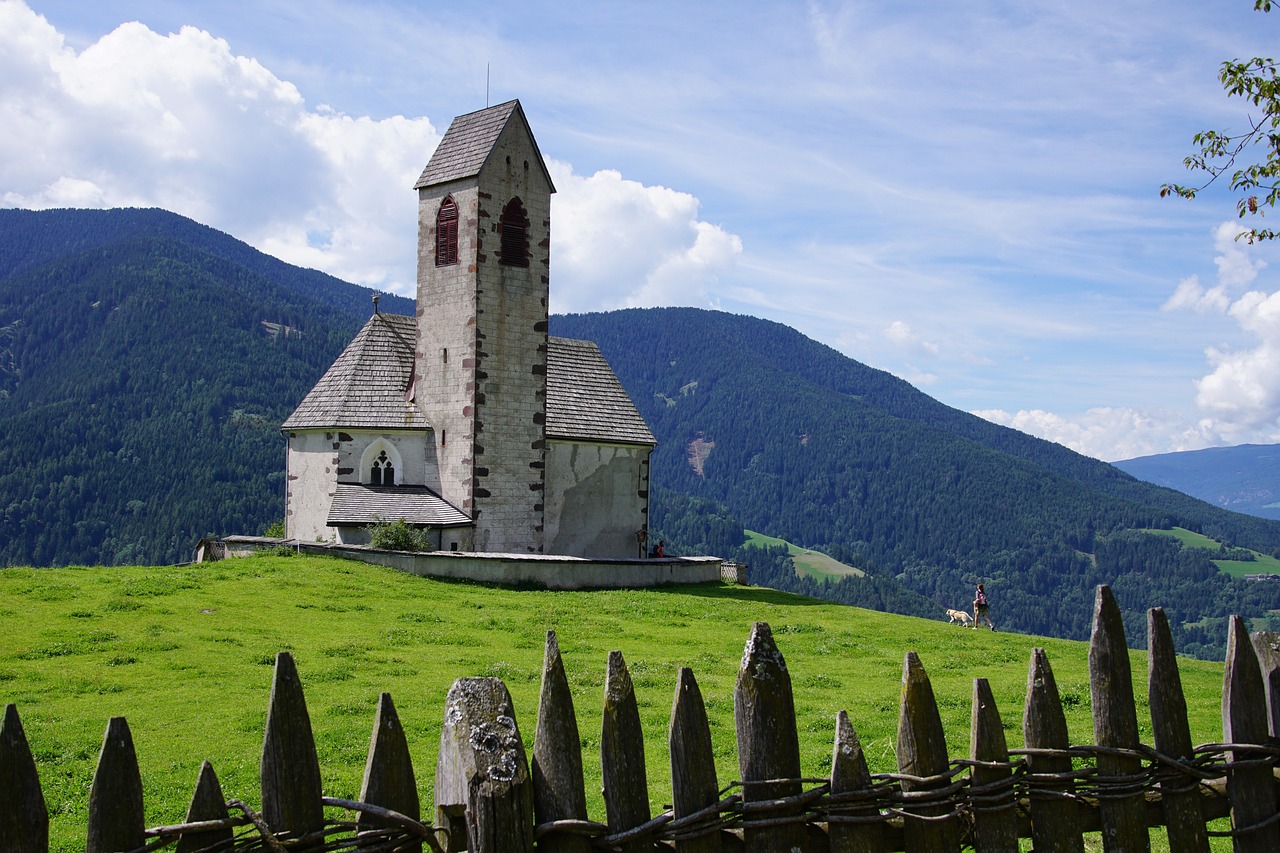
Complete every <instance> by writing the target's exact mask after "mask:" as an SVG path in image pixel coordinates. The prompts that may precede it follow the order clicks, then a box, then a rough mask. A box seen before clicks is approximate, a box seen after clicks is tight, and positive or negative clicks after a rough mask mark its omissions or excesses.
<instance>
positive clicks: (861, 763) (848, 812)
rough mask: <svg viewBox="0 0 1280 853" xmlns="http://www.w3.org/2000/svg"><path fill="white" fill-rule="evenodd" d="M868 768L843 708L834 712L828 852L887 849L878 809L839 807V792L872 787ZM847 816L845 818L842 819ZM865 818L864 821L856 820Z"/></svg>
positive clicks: (869, 852) (864, 852)
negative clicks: (829, 841) (831, 804)
mask: <svg viewBox="0 0 1280 853" xmlns="http://www.w3.org/2000/svg"><path fill="white" fill-rule="evenodd" d="M871 782H872V780H871V770H870V768H868V767H867V756H866V754H865V753H863V751H862V741H861V740H859V739H858V733H857V732H856V731H855V730H854V728H853V723H851V722H849V715H848V714H847V713H845V712H844V711H840V712H839V713H838V714H836V738H835V744H834V745H833V747H832V750H831V797H832V801H833V806H832V814H831V817H830V821H829V824H828V830H827V832H828V836H829V837H830V839H831V853H883V851H886V850H888V849H889V846H888V842H887V841H886V840H885V825H884V824H883V823H881V822H880V821H879V820H878V818H879V817H880V809H879V808H877V807H876V806H874V805H866V806H861V807H859V806H841V805H840V795H842V794H852V793H856V792H866V791H867V790H868V789H870V788H871ZM842 818H846V819H848V820H842ZM859 818H863V819H865V822H864V821H861V820H858V819H859Z"/></svg>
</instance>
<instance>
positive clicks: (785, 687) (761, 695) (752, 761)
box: [733, 622, 805, 853]
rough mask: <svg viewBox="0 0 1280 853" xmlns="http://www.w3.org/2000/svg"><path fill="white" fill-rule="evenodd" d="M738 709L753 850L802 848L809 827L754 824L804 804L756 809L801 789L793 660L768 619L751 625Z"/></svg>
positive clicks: (745, 800) (746, 811) (795, 810)
mask: <svg viewBox="0 0 1280 853" xmlns="http://www.w3.org/2000/svg"><path fill="white" fill-rule="evenodd" d="M733 715H734V722H735V726H736V729H737V734H738V772H739V773H740V774H741V776H742V801H743V811H744V824H745V828H744V830H743V840H744V841H745V843H746V848H747V850H748V851H760V853H765V851H768V853H774V851H789V850H801V849H803V847H804V838H805V827H804V824H803V823H801V822H796V821H785V822H780V823H775V824H773V825H768V826H752V825H751V822H752V819H753V818H759V819H765V818H768V819H773V820H776V819H778V818H784V819H785V818H787V817H790V816H791V815H798V814H799V813H800V811H801V809H800V807H799V806H795V807H784V808H781V809H772V810H771V811H769V812H767V813H762V812H761V811H759V810H758V809H757V810H754V811H753V810H752V808H751V806H752V804H753V803H763V802H768V801H770V800H778V799H783V798H787V797H795V796H797V795H799V794H800V790H801V788H800V739H799V735H798V734H797V732H796V705H795V698H794V697H793V695H792V692H791V675H790V673H788V672H787V662H786V660H784V659H783V657H782V652H780V651H779V650H778V647H777V645H776V644H775V643H774V641H773V632H772V631H770V629H769V625H768V623H766V622H757V623H755V625H753V626H752V628H751V635H750V636H749V637H748V638H747V645H746V648H745V649H744V650H743V652H742V665H741V666H740V667H739V668H738V681H737V685H736V687H735V689H734V693H733Z"/></svg>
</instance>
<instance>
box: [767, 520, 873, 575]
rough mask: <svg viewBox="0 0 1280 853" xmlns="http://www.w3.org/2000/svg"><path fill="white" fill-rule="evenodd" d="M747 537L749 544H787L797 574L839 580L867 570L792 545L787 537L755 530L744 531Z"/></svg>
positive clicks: (864, 573)
mask: <svg viewBox="0 0 1280 853" xmlns="http://www.w3.org/2000/svg"><path fill="white" fill-rule="evenodd" d="M743 532H744V533H745V534H746V537H747V544H749V545H758V546H761V547H763V546H766V545H769V546H774V547H776V546H778V545H785V546H786V548H787V553H788V554H790V555H791V562H792V563H794V564H795V567H796V574H798V575H803V576H805V577H811V578H815V579H816V580H826V579H827V578H830V579H832V580H839V579H840V578H842V577H845V576H847V575H855V576H857V577H864V576H865V575H866V572H864V571H863V570H862V569H857V568H854V567H853V566H850V565H848V564H846V563H842V562H840V561H839V560H837V559H835V558H834V557H828V556H827V555H826V554H824V553H822V552H821V551H810V550H808V549H807V548H801V547H800V546H799V545H792V544H791V543H790V542H788V541H787V540H785V539H778V538H776V537H774V536H765V535H764V534H763V533H757V532H756V531H754V530H745V531H743Z"/></svg>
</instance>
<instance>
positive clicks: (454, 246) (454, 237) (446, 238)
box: [436, 196, 458, 267]
mask: <svg viewBox="0 0 1280 853" xmlns="http://www.w3.org/2000/svg"><path fill="white" fill-rule="evenodd" d="M457 262H458V205H457V204H455V203H454V201H453V196H445V199H444V201H442V202H440V210H439V212H438V213H436V266H438V267H447V266H449V265H450V264H456V263H457Z"/></svg>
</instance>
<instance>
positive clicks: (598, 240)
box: [547, 160, 742, 313]
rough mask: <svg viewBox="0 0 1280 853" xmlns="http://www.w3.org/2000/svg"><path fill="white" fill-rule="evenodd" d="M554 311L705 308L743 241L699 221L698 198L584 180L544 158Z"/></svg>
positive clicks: (616, 180)
mask: <svg viewBox="0 0 1280 853" xmlns="http://www.w3.org/2000/svg"><path fill="white" fill-rule="evenodd" d="M547 165H548V168H549V169H550V170H551V175H552V180H553V181H554V182H555V185H556V194H555V195H554V196H552V205H553V209H552V217H551V220H552V230H553V232H554V237H553V238H552V242H551V252H552V254H551V278H552V282H553V283H554V284H553V287H552V289H551V303H552V304H551V310H552V311H553V312H557V313H558V312H573V311H593V310H606V309H612V308H623V307H650V306H654V305H695V306H700V307H706V306H708V305H710V304H711V303H712V301H713V298H712V295H711V292H712V289H713V287H714V285H715V283H716V282H717V281H718V279H719V277H720V276H721V275H722V274H724V273H725V272H726V271H728V270H730V269H732V267H733V265H734V262H735V261H736V259H737V257H738V256H739V255H740V254H741V253H742V241H741V239H739V238H738V237H737V235H734V234H731V233H729V232H727V231H725V230H724V229H722V228H720V227H719V226H717V225H712V224H711V223H708V222H704V221H702V220H700V219H698V207H699V203H698V199H696V198H694V197H693V196H691V195H689V194H688V193H682V192H677V191H676V190H672V189H668V188H667V187H656V186H645V185H644V184H641V183H638V182H637V181H630V180H626V179H624V178H623V177H622V175H621V174H619V173H618V172H616V171H613V170H610V169H606V170H601V171H599V172H596V173H595V174H594V175H591V176H589V177H584V176H582V175H576V174H574V172H573V168H572V167H571V166H569V165H568V164H566V163H560V162H557V161H554V160H552V161H549V162H548V164H547Z"/></svg>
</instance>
